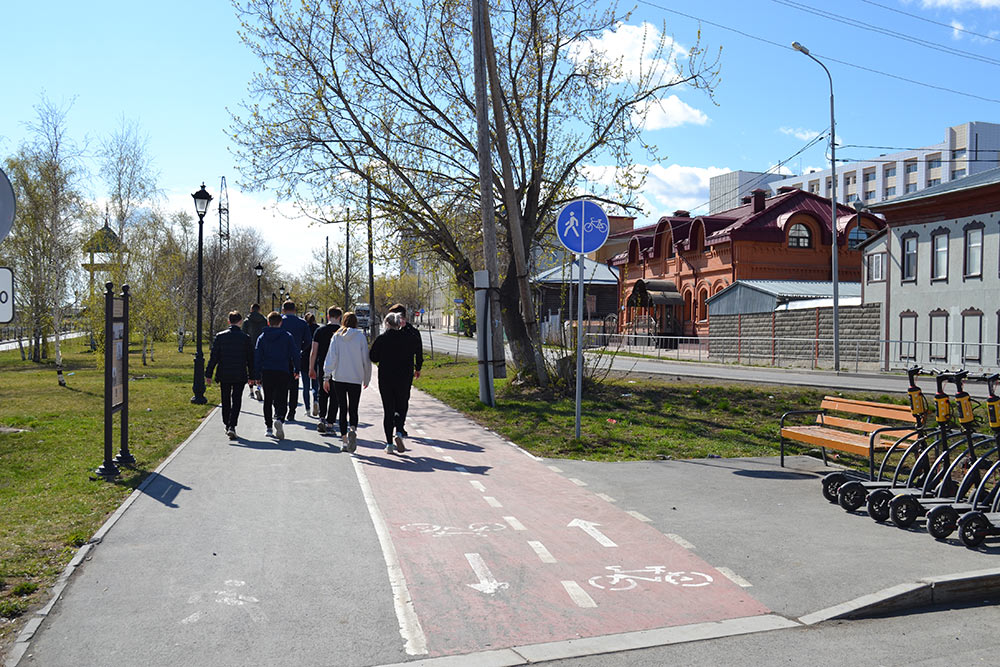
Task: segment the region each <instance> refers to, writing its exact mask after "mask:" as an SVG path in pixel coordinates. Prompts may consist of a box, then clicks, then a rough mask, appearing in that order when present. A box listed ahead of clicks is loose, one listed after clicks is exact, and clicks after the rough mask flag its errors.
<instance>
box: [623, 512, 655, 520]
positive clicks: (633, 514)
mask: <svg viewBox="0 0 1000 667" xmlns="http://www.w3.org/2000/svg"><path fill="white" fill-rule="evenodd" d="M625 513H626V514H631V515H632V516H634V517H635V518H636V519H638V520H639V521H645V522H646V523H650V522H651V521H652V519H650V518H649V517H648V516H646V515H645V514H640V513H639V512H636V511H635V510H628V511H627V512H625Z"/></svg>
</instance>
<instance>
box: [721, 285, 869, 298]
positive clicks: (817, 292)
mask: <svg viewBox="0 0 1000 667" xmlns="http://www.w3.org/2000/svg"><path fill="white" fill-rule="evenodd" d="M737 285H743V286H744V287H749V288H750V289H753V290H757V291H758V292H763V293H765V294H770V295H771V296H773V297H776V298H777V299H779V300H794V299H822V298H830V297H832V296H833V283H832V282H830V281H823V280H737V281H736V282H734V283H733V284H732V285H729V286H728V287H726V289H724V290H722V291H721V292H719V293H718V294H716V295H715V296H713V297H712V299H715V298H717V297H718V296H720V295H722V294H725V293H726V292H728V291H729V290H731V289H733V288H734V287H736V286H737ZM837 291H838V297H843V298H846V297H855V296H857V297H860V296H861V283H853V282H843V281H841V282H840V283H839V284H838V290H837Z"/></svg>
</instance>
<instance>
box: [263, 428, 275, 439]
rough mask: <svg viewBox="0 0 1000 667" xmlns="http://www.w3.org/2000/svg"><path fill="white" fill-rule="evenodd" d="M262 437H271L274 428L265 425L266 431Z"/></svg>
mask: <svg viewBox="0 0 1000 667" xmlns="http://www.w3.org/2000/svg"><path fill="white" fill-rule="evenodd" d="M264 437H265V438H273V437H274V429H273V428H271V427H270V426H268V427H267V433H265V434H264Z"/></svg>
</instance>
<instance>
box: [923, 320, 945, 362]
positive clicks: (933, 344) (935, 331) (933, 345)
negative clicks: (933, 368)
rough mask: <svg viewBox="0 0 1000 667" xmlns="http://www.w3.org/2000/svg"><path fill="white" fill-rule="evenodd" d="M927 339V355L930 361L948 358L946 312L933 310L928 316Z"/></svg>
mask: <svg viewBox="0 0 1000 667" xmlns="http://www.w3.org/2000/svg"><path fill="white" fill-rule="evenodd" d="M928 320H929V322H928V325H927V332H928V335H927V340H929V341H930V351H929V354H928V356H929V357H930V359H931V360H932V361H947V360H948V313H942V312H934V313H931V314H930V316H929V317H928Z"/></svg>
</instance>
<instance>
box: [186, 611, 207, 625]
mask: <svg viewBox="0 0 1000 667" xmlns="http://www.w3.org/2000/svg"><path fill="white" fill-rule="evenodd" d="M202 616H204V613H203V612H200V611H196V612H195V613H193V614H191V615H190V616H188V617H187V618H185V619H182V620H181V623H183V624H184V625H190V624H191V623H197V622H198V619H200V618H201V617H202Z"/></svg>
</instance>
